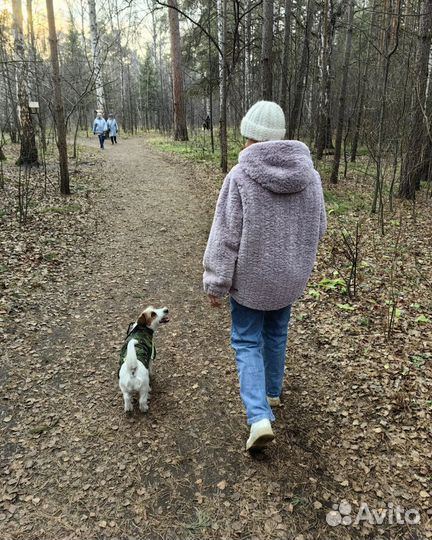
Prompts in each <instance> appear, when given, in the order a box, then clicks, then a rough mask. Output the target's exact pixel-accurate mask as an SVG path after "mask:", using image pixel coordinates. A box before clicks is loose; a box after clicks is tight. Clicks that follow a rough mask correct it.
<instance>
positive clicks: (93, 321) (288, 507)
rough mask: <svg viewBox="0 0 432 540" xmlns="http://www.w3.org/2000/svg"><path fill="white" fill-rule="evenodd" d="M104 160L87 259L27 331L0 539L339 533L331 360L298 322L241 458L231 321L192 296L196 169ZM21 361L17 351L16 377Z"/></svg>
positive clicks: (152, 159)
mask: <svg viewBox="0 0 432 540" xmlns="http://www.w3.org/2000/svg"><path fill="white" fill-rule="evenodd" d="M102 157H103V163H102V164H101V165H100V166H101V174H102V177H103V180H102V188H103V189H102V191H101V193H100V194H99V195H98V197H97V214H98V215H101V216H102V219H101V220H98V222H97V223H96V226H95V230H94V232H93V234H92V239H91V241H90V244H89V246H88V248H87V254H88V255H87V260H86V261H83V265H82V266H81V267H80V268H76V269H75V274H74V276H69V280H68V282H67V283H66V284H65V285H64V286H63V289H62V291H60V292H61V294H58V293H59V291H58V290H57V291H56V294H54V292H53V294H52V297H51V296H50V293H47V297H46V301H47V302H48V303H49V302H52V303H53V305H52V308H53V312H55V313H57V316H56V317H55V319H54V320H51V321H50V322H48V323H47V324H46V325H44V331H43V332H39V333H38V334H37V336H36V337H33V338H32V337H31V336H32V334H31V333H30V334H28V339H29V343H30V344H31V347H29V354H33V355H34V356H33V357H34V358H36V369H34V370H33V371H27V370H22V369H20V366H18V367H17V372H16V373H17V374H16V375H15V376H17V377H19V378H20V385H19V386H18V388H17V389H16V390H14V391H13V392H12V395H11V396H10V401H9V402H10V406H11V411H14V412H13V418H12V420H10V422H9V428H10V430H9V432H8V433H9V435H8V441H7V444H6V445H5V449H6V450H5V451H6V455H5V456H4V457H5V460H6V462H7V464H8V465H7V466H6V467H5V469H4V472H5V483H6V485H9V486H13V487H14V490H13V491H12V490H11V489H9V490H8V489H6V493H11V494H12V495H13V497H12V495H11V498H10V499H9V500H10V501H11V505H13V508H12V511H9V514H10V515H9V514H7V513H6V514H4V516H7V519H6V517H4V518H3V522H2V524H0V527H2V530H3V533H2V534H1V537H2V538H4V537H6V536H7V537H13V538H53V539H54V538H57V539H59V538H61V539H63V538H119V537H121V538H176V537H181V538H185V537H188V538H189V537H194V538H209V537H214V538H232V537H241V538H245V537H254V538H258V537H260V538H275V537H280V538H285V537H290V538H294V537H295V536H296V535H297V536H298V535H303V538H308V537H312V536H313V537H315V538H316V537H319V536H322V535H324V536H327V537H328V536H329V532H330V533H332V534H333V537H341V538H342V537H347V533H346V531H345V530H344V529H343V528H339V529H329V528H328V527H327V525H326V520H325V515H326V512H327V511H328V510H329V509H330V507H331V502H332V501H337V500H340V499H341V496H342V495H341V490H343V489H344V486H345V485H346V484H344V477H343V476H342V477H341V478H338V477H336V478H335V477H334V470H335V469H336V470H337V468H338V463H339V459H340V456H338V450H337V449H336V447H335V446H336V444H335V446H333V442H335V441H338V436H339V435H338V425H337V418H335V417H334V414H333V413H334V411H335V409H332V408H331V406H329V404H330V405H331V403H330V401H331V400H330V401H329V397H328V395H323V393H322V390H321V389H320V388H317V386H316V385H315V383H314V381H313V377H314V375H313V374H314V373H315V374H316V373H317V371H318V373H319V376H320V377H321V378H322V377H324V378H326V377H327V379H328V381H329V383H330V384H334V388H335V389H336V388H337V386H338V384H343V382H340V383H339V382H338V380H337V377H336V378H335V376H334V368H335V364H334V363H333V364H332V362H331V361H329V362H328V363H327V364H325V365H324V364H322V365H320V363H318V364H317V365H318V366H319V367H318V369H317V366H315V367H313V366H312V368H311V367H310V366H311V363H313V359H312V358H310V357H308V355H307V354H306V353H305V354H306V356H304V354H303V355H302V351H301V350H300V347H298V346H296V343H298V341H299V340H301V339H304V337H305V336H303V337H302V335H301V334H302V332H303V333H304V330H297V329H296V326H295V324H294V328H293V333H292V339H291V343H292V345H291V349H290V354H291V355H298V362H297V363H295V364H294V363H293V364H292V366H291V374H290V385H289V388H288V389H287V392H286V398H285V408H284V409H282V411H281V412H279V413H278V418H277V422H276V425H275V430H276V435H277V444H275V445H274V446H272V447H271V448H270V449H269V450H268V451H267V452H266V453H265V454H263V455H262V456H261V457H260V458H258V459H252V458H251V457H250V456H248V455H247V454H246V453H245V452H244V451H243V447H244V441H245V438H246V436H247V428H246V424H245V417H244V413H243V410H242V406H241V402H240V399H239V397H238V389H237V378H236V372H235V366H234V362H233V357H232V353H231V350H230V347H229V341H228V338H229V317H228V310H227V309H224V310H210V309H209V307H208V304H207V302H206V298H205V297H204V296H203V294H202V288H201V272H202V271H201V260H202V254H203V250H204V247H205V243H206V240H207V234H208V229H209V226H210V220H211V215H212V208H209V205H208V204H207V203H206V202H205V195H204V192H205V189H204V188H202V186H201V185H200V184H199V180H198V179H197V178H196V177H195V176H194V174H193V171H191V168H190V167H188V166H186V165H183V164H179V163H176V162H172V161H170V160H169V159H167V158H166V157H163V156H160V155H158V154H157V153H155V152H154V151H152V150H151V149H149V148H148V147H147V146H146V145H145V144H144V143H143V141H142V140H141V139H130V140H127V141H125V140H121V141H120V144H118V145H117V146H115V147H111V145H108V148H107V149H106V150H105V151H104V154H103V156H102ZM56 287H57V285H56ZM150 302H151V303H153V304H154V305H158V306H160V305H167V306H168V307H169V308H170V311H171V314H172V321H171V323H170V324H169V325H168V326H166V327H163V328H162V329H161V330H160V332H159V335H158V338H157V343H158V361H157V365H156V378H155V382H154V383H153V395H152V399H151V402H150V410H149V413H148V414H146V415H141V414H139V413H138V412H136V413H135V414H134V415H133V416H132V417H131V418H126V417H125V415H124V413H123V408H122V398H121V394H120V392H119V390H118V387H117V380H116V368H117V355H118V350H119V347H120V345H121V341H122V338H123V336H124V332H125V330H126V327H127V324H128V323H129V322H130V321H131V320H133V318H134V317H136V315H137V314H138V313H139V311H140V309H141V307H142V306H143V305H145V304H148V303H150ZM313 335H314V327H313V324H312V325H311V326H310V328H309V329H308V334H307V335H306V338H307V339H309V341H310V340H311V339H312V338H313ZM311 336H312V338H311ZM18 358H19V355H18V353H17V354H16V355H15V356H14V352H13V351H11V355H10V357H9V362H10V365H15V366H16V365H17V362H18ZM336 360H337V359H336ZM308 370H310V371H308ZM332 370H333V371H332ZM10 373H11V372H10ZM326 373H327V375H326ZM315 376H316V375H315ZM14 388H15V385H14ZM305 403H308V404H307V405H306V404H305ZM322 403H323V404H324V405H325V406H324V405H323V410H318V405H320V404H322ZM11 416H12V415H11ZM339 442H340V441H339ZM342 466H343V465H342ZM341 486H342V487H341ZM320 501H321V502H320ZM321 504H322V505H324V506H322V507H321V506H320V505H321ZM326 504H327V506H328V508H326ZM299 538H301V536H299Z"/></svg>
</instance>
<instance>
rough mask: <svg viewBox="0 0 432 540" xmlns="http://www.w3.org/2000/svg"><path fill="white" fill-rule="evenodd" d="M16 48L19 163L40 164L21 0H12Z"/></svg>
mask: <svg viewBox="0 0 432 540" xmlns="http://www.w3.org/2000/svg"><path fill="white" fill-rule="evenodd" d="M12 12H13V26H14V50H15V60H16V62H17V65H18V68H17V69H16V83H17V101H18V106H19V118H20V122H21V149H20V156H19V158H18V160H17V165H39V161H38V151H37V147H36V137H35V132H34V127H33V121H32V117H31V115H30V108H29V99H28V92H27V86H26V85H27V62H26V56H25V48H24V34H23V16H22V6H21V0H12Z"/></svg>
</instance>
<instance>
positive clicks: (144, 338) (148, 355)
mask: <svg viewBox="0 0 432 540" xmlns="http://www.w3.org/2000/svg"><path fill="white" fill-rule="evenodd" d="M133 324H134V323H131V324H130V325H129V328H128V331H127V335H126V339H125V342H124V343H123V347H122V348H121V351H120V361H119V364H120V367H121V366H122V364H123V362H124V361H125V358H126V352H127V347H128V344H129V341H130V340H131V339H136V340H137V341H138V343H135V352H136V355H137V358H138V360H139V361H140V362H142V363H143V364H144V366H145V367H146V368H147V369H148V368H149V364H150V361H151V360H154V359H155V358H156V347H155V346H154V345H153V330H152V329H151V328H147V326H142V325H140V324H137V325H136V326H135V328H133V329H132V330H130V328H131V326H132V325H133Z"/></svg>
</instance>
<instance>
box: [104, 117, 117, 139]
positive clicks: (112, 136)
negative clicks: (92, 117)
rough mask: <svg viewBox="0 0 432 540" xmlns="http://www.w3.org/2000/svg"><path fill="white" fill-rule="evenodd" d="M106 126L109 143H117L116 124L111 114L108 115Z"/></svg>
mask: <svg viewBox="0 0 432 540" xmlns="http://www.w3.org/2000/svg"><path fill="white" fill-rule="evenodd" d="M107 126H108V131H109V133H108V135H109V138H110V139H111V144H117V133H118V124H117V120H116V119H115V116H114V115H113V114H109V115H108V121H107Z"/></svg>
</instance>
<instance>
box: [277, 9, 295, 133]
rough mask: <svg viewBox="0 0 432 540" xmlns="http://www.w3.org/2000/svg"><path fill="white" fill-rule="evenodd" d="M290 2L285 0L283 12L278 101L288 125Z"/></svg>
mask: <svg viewBox="0 0 432 540" xmlns="http://www.w3.org/2000/svg"><path fill="white" fill-rule="evenodd" d="M291 3H292V0H285V14H284V37H283V58H282V73H281V86H280V95H279V102H280V106H281V107H282V109H283V111H284V113H285V118H286V119H287V125H289V123H290V122H289V114H290V111H289V101H288V82H289V63H290V51H291V47H290V40H291Z"/></svg>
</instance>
